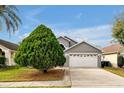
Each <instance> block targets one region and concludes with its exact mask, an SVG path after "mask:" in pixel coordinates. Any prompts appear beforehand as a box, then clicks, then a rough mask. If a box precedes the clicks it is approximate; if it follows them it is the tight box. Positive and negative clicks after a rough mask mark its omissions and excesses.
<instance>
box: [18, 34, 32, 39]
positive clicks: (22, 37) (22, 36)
mask: <svg viewBox="0 0 124 93" xmlns="http://www.w3.org/2000/svg"><path fill="white" fill-rule="evenodd" d="M29 34H30V33H24V34H23V35H21V36H19V39H21V40H23V39H24V38H26V37H28V36H29Z"/></svg>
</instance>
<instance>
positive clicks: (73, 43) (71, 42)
mask: <svg viewBox="0 0 124 93" xmlns="http://www.w3.org/2000/svg"><path fill="white" fill-rule="evenodd" d="M75 44H77V43H75V42H73V41H70V45H69V46H70V47H71V46H73V45H75Z"/></svg>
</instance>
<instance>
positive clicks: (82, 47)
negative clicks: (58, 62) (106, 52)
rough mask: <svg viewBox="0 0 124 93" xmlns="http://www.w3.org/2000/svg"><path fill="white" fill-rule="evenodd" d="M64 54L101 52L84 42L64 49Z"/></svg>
mask: <svg viewBox="0 0 124 93" xmlns="http://www.w3.org/2000/svg"><path fill="white" fill-rule="evenodd" d="M65 53H66V54H68V53H101V51H99V50H97V49H95V48H93V47H92V46H90V45H88V44H87V43H85V42H82V43H80V44H79V45H77V46H75V47H73V48H71V49H69V50H67V51H65Z"/></svg>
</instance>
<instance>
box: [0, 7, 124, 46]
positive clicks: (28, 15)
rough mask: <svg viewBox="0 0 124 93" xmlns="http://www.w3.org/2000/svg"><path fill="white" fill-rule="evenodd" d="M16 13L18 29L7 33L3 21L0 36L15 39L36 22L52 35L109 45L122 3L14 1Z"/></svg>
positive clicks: (32, 27) (36, 24)
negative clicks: (16, 4) (61, 4)
mask: <svg viewBox="0 0 124 93" xmlns="http://www.w3.org/2000/svg"><path fill="white" fill-rule="evenodd" d="M16 7H17V8H18V10H19V12H17V15H18V16H19V17H20V19H21V20H22V24H21V25H20V26H19V29H18V31H16V33H15V34H12V35H11V36H9V34H8V33H7V30H6V28H5V26H4V22H3V31H2V32H0V39H3V40H7V41H10V42H13V43H17V44H18V43H19V42H20V41H21V40H22V39H23V38H25V37H27V36H28V35H29V34H30V33H31V32H32V31H33V30H34V29H35V28H36V27H37V26H38V25H40V24H44V25H46V26H47V27H49V28H51V29H52V31H53V33H54V34H55V35H56V37H59V36H68V37H70V38H72V39H74V40H75V41H77V42H81V41H86V42H88V43H90V44H93V45H95V46H99V47H104V46H107V45H110V44H111V43H110V41H111V40H113V38H112V24H113V22H114V19H115V16H117V15H118V14H119V13H121V12H123V11H124V6H112V5H111V6H95V5H92V6H91V5H90V6H86V5H82V6H76V5H75V6H64V5H63V6H59V5H58V6H54V5H51V6H43V5H42V6H38V5H20V6H19V5H18V6H16Z"/></svg>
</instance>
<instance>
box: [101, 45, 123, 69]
mask: <svg viewBox="0 0 124 93" xmlns="http://www.w3.org/2000/svg"><path fill="white" fill-rule="evenodd" d="M122 50H124V46H122V45H120V44H113V45H110V46H107V47H104V48H102V52H103V59H102V60H104V61H110V63H111V64H112V66H114V67H117V57H118V55H121V54H123V53H124V52H123V51H122Z"/></svg>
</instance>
